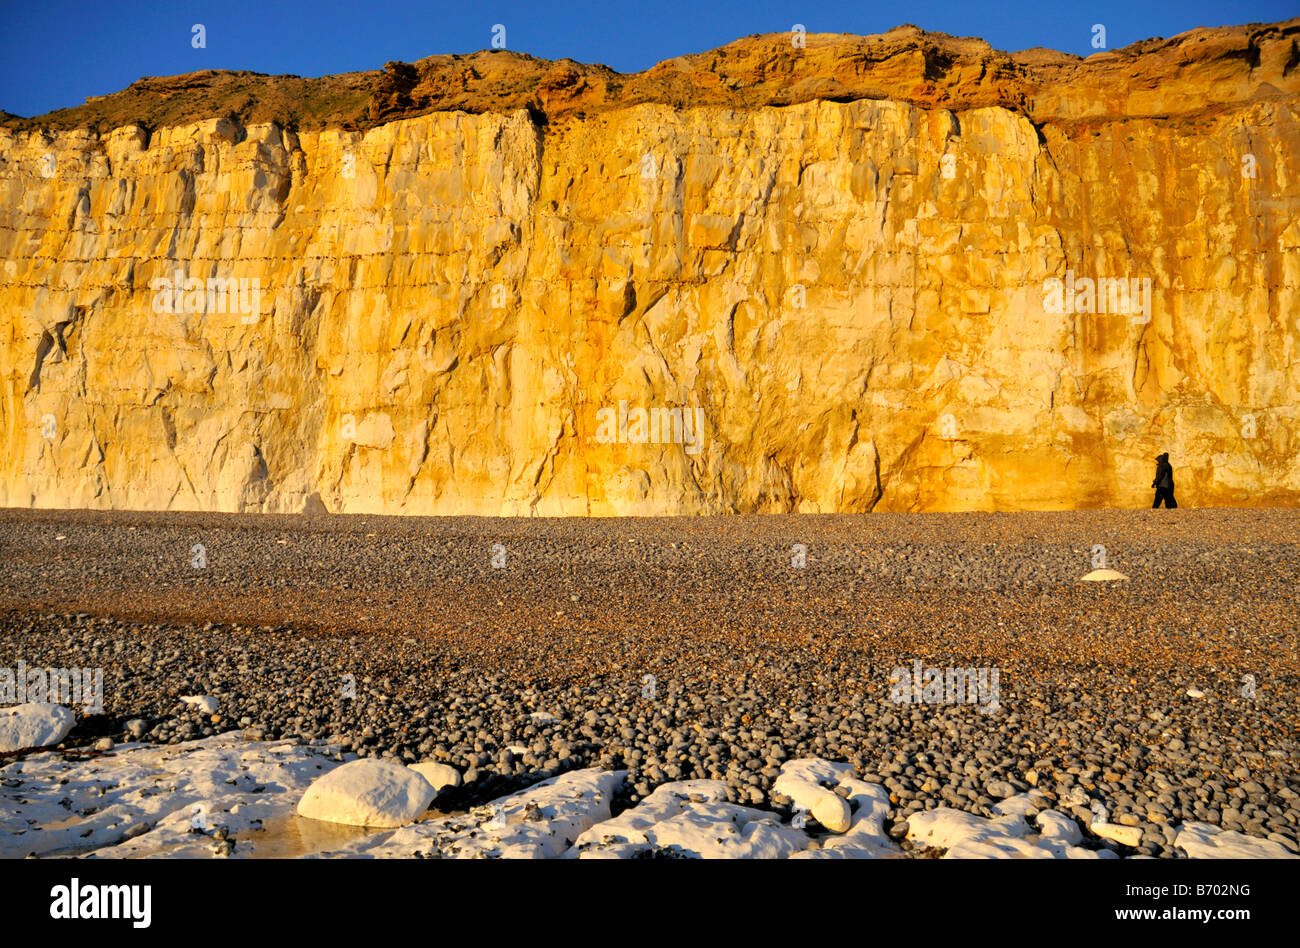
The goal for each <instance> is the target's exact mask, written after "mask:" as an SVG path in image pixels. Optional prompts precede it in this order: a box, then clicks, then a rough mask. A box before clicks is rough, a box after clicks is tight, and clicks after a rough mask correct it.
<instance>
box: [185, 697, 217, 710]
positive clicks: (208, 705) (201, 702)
mask: <svg viewBox="0 0 1300 948" xmlns="http://www.w3.org/2000/svg"><path fill="white" fill-rule="evenodd" d="M181 700H182V701H184V702H185V703H186V704H189V705H193V706H194V707H196V708H198V709H199V710H200V711H202V712H203V713H204V714H216V713H217V706H218V704H219V702H218V701H217V699H216V698H215V697H213V696H212V695H185V696H184V697H183V698H181Z"/></svg>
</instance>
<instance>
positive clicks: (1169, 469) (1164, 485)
mask: <svg viewBox="0 0 1300 948" xmlns="http://www.w3.org/2000/svg"><path fill="white" fill-rule="evenodd" d="M1151 486H1152V487H1155V488H1157V489H1161V490H1173V489H1174V466H1173V465H1172V464H1170V463H1169V455H1168V454H1161V455H1159V456H1158V457H1157V458H1156V479H1155V480H1154V481H1152V482H1151Z"/></svg>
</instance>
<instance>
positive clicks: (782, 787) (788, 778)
mask: <svg viewBox="0 0 1300 948" xmlns="http://www.w3.org/2000/svg"><path fill="white" fill-rule="evenodd" d="M804 763H812V762H811V761H809V762H805V761H793V762H791V763H788V764H786V765H785V766H784V767H782V768H781V774H780V776H778V777H777V778H776V782H775V783H774V784H772V791H773V792H774V793H782V794H785V795H786V796H787V797H789V798H790V799H791V800H793V801H794V802H795V805H796V806H800V807H803V808H804V809H805V810H807V811H808V812H809V813H811V814H812V815H813V817H814V818H815V819H816V820H817V822H818V823H820V824H821V825H822V826H824V827H826V828H827V829H828V830H830V831H831V832H832V833H844V832H847V831H848V829H849V827H850V826H852V825H853V811H852V809H851V808H850V807H849V804H848V802H847V801H846V800H845V799H844V798H843V797H841V796H840V795H839V794H837V793H835V792H834V791H831V790H827V789H826V788H825V787H823V786H822V785H821V782H820V781H819V780H818V779H816V778H815V777H814V776H813V775H812V773H811V772H806V770H805V769H801V768H800V767H798V766H795V765H801V764H804ZM839 776H840V775H839V774H836V775H834V776H830V775H829V774H828V775H826V776H825V777H822V779H826V780H835V779H837V778H838V777H839Z"/></svg>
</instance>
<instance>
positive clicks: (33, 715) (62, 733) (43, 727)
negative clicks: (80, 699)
mask: <svg viewBox="0 0 1300 948" xmlns="http://www.w3.org/2000/svg"><path fill="white" fill-rule="evenodd" d="M76 720H77V717H76V715H74V714H73V713H72V712H71V711H69V710H68V709H67V708H65V707H63V705H61V704H45V703H43V702H33V703H30V704H20V705H16V706H14V707H12V708H0V754H3V753H8V752H9V751H16V750H23V749H24V748H28V747H48V746H50V745H51V744H57V743H59V741H61V740H63V739H64V738H65V737H67V736H68V732H69V731H71V730H72V725H73V724H75V723H76Z"/></svg>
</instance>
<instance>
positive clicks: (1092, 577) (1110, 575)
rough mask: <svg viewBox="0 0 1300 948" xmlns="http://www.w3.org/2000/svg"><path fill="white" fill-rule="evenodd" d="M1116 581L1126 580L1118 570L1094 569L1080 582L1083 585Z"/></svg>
mask: <svg viewBox="0 0 1300 948" xmlns="http://www.w3.org/2000/svg"><path fill="white" fill-rule="evenodd" d="M1117 579H1128V577H1127V576H1125V575H1124V574H1123V573H1121V572H1119V570H1114V569H1095V570H1093V571H1092V572H1091V573H1089V574H1088V575H1086V576H1084V577H1083V579H1082V580H1080V582H1084V583H1107V582H1112V581H1114V580H1117Z"/></svg>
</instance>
